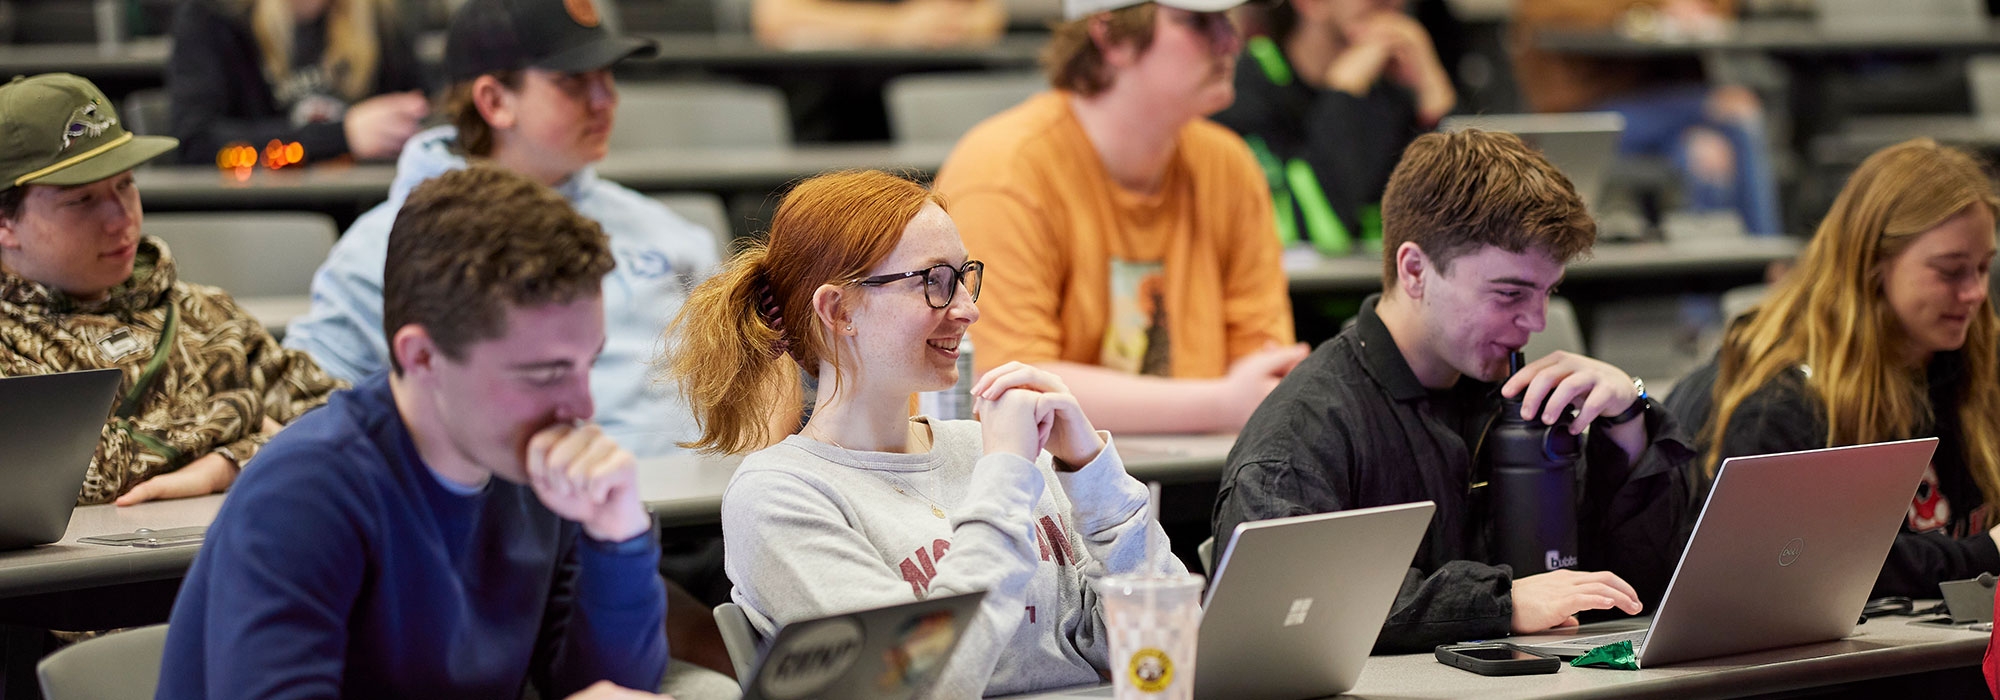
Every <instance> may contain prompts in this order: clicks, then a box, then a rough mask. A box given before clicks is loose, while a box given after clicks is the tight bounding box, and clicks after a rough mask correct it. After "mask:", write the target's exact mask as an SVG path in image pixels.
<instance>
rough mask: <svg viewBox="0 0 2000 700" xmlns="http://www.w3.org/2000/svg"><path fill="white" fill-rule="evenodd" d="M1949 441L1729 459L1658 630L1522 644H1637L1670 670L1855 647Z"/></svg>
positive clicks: (1568, 651) (1560, 650)
mask: <svg viewBox="0 0 2000 700" xmlns="http://www.w3.org/2000/svg"><path fill="white" fill-rule="evenodd" d="M1937 442H1938V441H1937V438H1923V439H1919V440H1904V441H1901V442H1887V443H1878V444H1872V445H1855V446H1852V447H1835V448H1830V449H1822V450H1806V451H1803V452H1786V453H1782V454H1772V455H1762V456H1756V457H1732V458H1730V459H1728V460H1725V461H1724V462H1723V463H1722V468H1721V469H1720V470H1719V471H1717V473H1716V476H1715V487H1714V489H1712V490H1711V491H1710V492H1709V496H1708V503H1707V504H1705V505H1704V506H1703V507H1702V511H1701V516H1700V519H1698V520H1696V521H1695V529H1694V535H1693V537H1691V538H1690V539H1689V540H1688V546H1687V549H1686V550H1685V551H1683V552H1682V553H1681V561H1680V565H1679V566H1678V567H1677V568H1675V569H1674V576H1673V578H1672V579H1671V580H1670V581H1669V582H1668V583H1667V592H1666V594H1665V595H1663V596H1662V597H1661V599H1660V605H1659V608H1658V609H1657V610H1655V611H1654V613H1653V620H1652V625H1651V626H1650V627H1649V628H1648V629H1646V630H1641V631H1638V632H1628V633H1621V634H1612V635H1595V636H1585V637H1572V638H1568V639H1565V640H1562V641H1560V642H1554V643H1547V642H1545V643H1529V642H1527V641H1525V640H1523V641H1520V642H1517V643H1520V644H1521V645H1522V646H1526V647H1529V648H1533V649H1538V650H1541V651H1545V652H1549V653H1553V654H1557V655H1560V656H1577V655H1581V654H1583V653H1585V652H1588V651H1590V650H1591V649H1594V648H1597V647H1599V646H1603V645H1606V644H1613V643H1616V642H1619V641H1626V640H1629V641H1631V642H1632V643H1633V647H1634V650H1635V651H1637V652H1638V655H1639V665H1640V666H1641V667H1658V666H1664V665H1667V664H1672V663H1676V662H1681V661H1691V660H1695V659H1705V658H1710V657H1716V656H1723V655H1727V654H1738V653H1743V652H1749V651H1759V650H1763V649H1775V648H1778V647H1787V646H1794V645H1799V644H1810V643H1813V642H1823V641H1829V640H1835V639H1840V638H1842V637H1846V636H1847V635H1848V634H1850V633H1852V632H1853V631H1854V625H1855V621H1856V620H1857V619H1859V618H1860V616H1861V607H1862V605H1864V604H1866V603H1867V601H1868V591H1869V590H1870V589H1871V588H1872V587H1873V586H1874V585H1875V578H1876V575H1877V574H1878V573H1879V572H1880V571H1881V570H1882V562H1883V561H1884V560H1885V559H1887V557H1888V555H1889V546H1890V544H1892V543H1893V542H1895V539H1896V533H1897V532H1899V531H1900V529H1901V527H1900V523H1901V522H1902V520H1903V517H1904V514H1905V513H1906V512H1907V511H1908V509H1909V507H1910V496H1911V494H1913V493H1915V491H1916V488H1917V483H1918V481H1919V480H1920V479H1921V478H1922V477H1923V473H1924V467H1925V466H1926V465H1928V464H1929V463H1930V459H1931V452H1932V451H1934V450H1935V449H1937Z"/></svg>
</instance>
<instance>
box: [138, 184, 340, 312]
mask: <svg viewBox="0 0 2000 700" xmlns="http://www.w3.org/2000/svg"><path fill="white" fill-rule="evenodd" d="M142 226H143V227H144V230H145V233H146V235H149V236H157V237H159V238H160V240H163V241H166V244H167V250H168V251H169V253H170V254H171V255H172V256H173V258H174V267H175V269H176V270H177V271H178V272H179V275H180V279H182V280H185V281H188V282H194V283H197V284H206V285H212V286H216V287H221V288H222V289H223V290H225V291H227V292H229V294H230V296H232V297H235V298H236V303H237V304H238V305H239V306H242V307H243V309H244V310H245V311H248V312H249V313H250V315H252V316H255V317H256V318H257V320H258V321H260V322H262V323H263V324H264V326H265V327H266V328H268V329H270V331H271V332H272V333H273V334H279V335H281V334H282V333H283V330H284V327H285V325H286V324H287V323H290V322H291V320H292V319H293V318H296V317H298V316H303V315H305V313H306V311H308V310H309V309H310V308H311V306H312V278H313V273H314V272H316V271H318V270H319V265H320V263H322V262H325V261H326V258H327V255H328V254H330V253H331V252H332V251H333V241H334V239H335V238H338V237H339V235H340V230H339V229H338V228H336V227H335V226H334V224H333V218H332V217H330V216H327V215H325V214H320V213H314V212H247V211H246V212H208V213H162V214H150V215H147V216H146V220H145V223H143V224H142Z"/></svg>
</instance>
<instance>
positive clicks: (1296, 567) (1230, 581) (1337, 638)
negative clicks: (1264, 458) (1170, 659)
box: [1194, 501, 1437, 700]
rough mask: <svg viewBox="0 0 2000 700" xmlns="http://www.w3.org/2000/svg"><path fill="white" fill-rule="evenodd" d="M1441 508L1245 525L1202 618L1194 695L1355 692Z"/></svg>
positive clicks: (1294, 699)
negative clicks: (1398, 595)
mask: <svg viewBox="0 0 2000 700" xmlns="http://www.w3.org/2000/svg"><path fill="white" fill-rule="evenodd" d="M1435 510H1437V506H1436V505H1435V504H1432V503H1431V502H1430V501H1423V502H1420V503H1405V504H1402V505H1394V506H1382V507H1379V508H1361V509H1357V510H1347V511H1340V512H1337V513H1324V514H1320V515H1301V516H1298V517H1292V518H1278V519H1275V520H1260V521H1256V522H1248V523H1243V524H1241V525H1238V526H1236V532H1235V534H1234V535H1232V536H1231V537H1230V544H1229V548H1228V549H1226V550H1224V554H1223V557H1222V561H1220V562H1217V563H1216V566H1215V581H1214V583H1213V584H1212V585H1211V586H1209V589H1208V601H1207V604H1206V606H1205V611H1204V612H1203V613H1202V617H1201V635H1200V637H1199V638H1198V641H1197V642H1196V643H1197V645H1198V646H1197V647H1196V651H1195V656H1194V661H1195V674H1194V696H1195V697H1197V698H1241V699H1243V700H1259V699H1269V700H1299V699H1300V698H1316V697H1322V696H1327V695H1339V694H1341V693H1344V692H1347V690H1348V689H1350V688H1353V687H1354V681H1355V679H1356V678H1359V677H1360V676H1361V666H1362V664H1364V663H1366V662H1367V661H1368V652H1369V651H1371V650H1372V649H1374V647H1375V637H1376V636H1378V635H1380V634H1381V633H1382V622H1383V621H1384V620H1387V619H1388V618H1389V607H1390V606H1391V605H1393V604H1394V603H1395V602H1396V591H1397V590H1398V589H1399V588H1401V587H1402V585H1403V577H1404V575H1405V574H1406V573H1408V572H1409V570H1410V562H1411V561H1412V560H1414V559H1416V556H1417V545H1418V544H1420V543H1421V542H1422V541H1423V538H1424V531H1425V530H1428V529H1429V528H1430V524H1431V512H1432V511H1435Z"/></svg>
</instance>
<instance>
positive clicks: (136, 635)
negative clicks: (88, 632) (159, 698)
mask: <svg viewBox="0 0 2000 700" xmlns="http://www.w3.org/2000/svg"><path fill="white" fill-rule="evenodd" d="M166 649H167V626H166V625H153V626H151V627H140V628H138V629H133V630H126V631H123V632H115V633H112V634H107V635H104V636H102V637H98V638H96V639H90V640H86V641H82V642H78V643H76V644H75V645H72V646H70V647H68V648H66V649H63V650H61V651H58V652H56V653H54V654H50V655H49V656H48V658H45V659H42V661H41V663H38V664H35V675H36V676H38V677H40V678H41V681H42V697H44V698H47V699H48V700H151V698H152V697H153V692H154V690H155V689H156V688H157V686H158V685H159V683H160V657H161V656H163V655H164V654H165V653H166Z"/></svg>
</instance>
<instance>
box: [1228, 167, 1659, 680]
mask: <svg viewBox="0 0 2000 700" xmlns="http://www.w3.org/2000/svg"><path fill="white" fill-rule="evenodd" d="M1382 206H1383V223H1384V244H1383V258H1384V260H1383V293H1382V294H1381V295H1378V296H1372V297H1370V298H1369V299H1368V300H1367V301H1365V302H1363V304H1362V307H1361V315H1360V317H1359V318H1358V319H1357V321H1356V323H1355V324H1354V326H1353V327H1352V328H1349V329H1348V330H1346V331H1344V332H1342V333H1341V334H1340V335H1338V336H1336V337H1335V338H1334V339H1333V340H1331V341H1329V342H1327V343H1326V344H1324V345H1322V346H1320V348H1319V349H1318V350H1317V351H1315V352H1314V353H1313V354H1312V356H1310V357H1308V358H1307V359H1306V360H1305V361H1304V362H1303V363H1301V364H1300V365H1299V367H1298V368H1297V369H1295V370H1293V372H1292V374H1291V375H1290V376H1287V377H1286V378H1285V379H1284V381H1283V382H1282V383H1280V384H1279V385H1278V388H1277V390H1276V391H1274V392H1272V394H1271V395H1270V396H1269V397H1268V398H1266V399H1265V400H1264V403H1263V404H1262V405H1261V406H1259V407H1258V409H1257V411H1256V413H1254V414H1253V415H1252V416H1251V418H1250V421H1249V423H1248V424H1247V425H1245V426H1244V428H1243V433H1242V437H1241V438H1239V439H1238V441H1237V443H1236V447H1235V449H1234V450H1232V451H1231V452H1230V455H1229V467H1228V470H1227V472H1225V474H1224V477H1223V480H1222V487H1221V491H1220V493H1219V494H1218V496H1217V500H1216V506H1215V514H1214V525H1215V533H1216V536H1217V538H1218V539H1219V540H1222V541H1224V542H1227V540H1228V538H1229V534H1230V533H1231V532H1232V531H1233V530H1234V529H1235V527H1236V525H1237V524H1238V523H1242V522H1245V521H1249V520H1261V519H1266V518H1277V517H1284V516H1293V515H1304V514H1309V513H1323V512H1330V511H1338V510H1345V509H1349V508H1366V507H1370V506H1379V505H1389V504H1395V503H1406V502H1411V501H1422V500H1430V501H1435V502H1437V504H1438V509H1437V514H1436V516H1435V519H1434V520H1433V521H1432V524H1431V528H1430V531H1429V533H1428V534H1427V535H1426V538H1425V541H1424V543H1423V545H1422V546H1421V547H1420V548H1419V549H1418V550H1417V557H1416V561H1415V562H1414V563H1413V564H1412V565H1411V569H1410V571H1409V573H1408V575H1407V576H1406V577H1405V579H1404V583H1403V588H1402V590H1401V591H1400V592H1399V593H1398V594H1397V597H1396V603H1395V606H1394V607H1393V608H1392V609H1391V611H1390V613H1389V619H1388V621H1387V623H1386V624H1385V625H1384V628H1383V631H1382V636H1381V637H1380V638H1379V639H1378V640H1377V642H1376V647H1377V649H1378V650H1381V651H1390V650H1396V651H1414V650H1422V649H1428V648H1429V647H1430V646H1433V645H1436V644H1439V643H1445V642H1455V641H1462V640H1467V639H1482V638H1493V637H1503V636H1506V635H1508V634H1509V633H1529V632H1538V631H1542V630H1545V629H1549V628H1551V627H1560V626H1565V625H1572V624H1576V618H1575V615H1576V614H1577V613H1579V612H1583V611H1587V610H1604V609H1611V608H1616V609H1618V610H1622V611H1624V612H1626V613H1629V614H1637V613H1639V612H1640V611H1641V610H1642V609H1644V607H1645V605H1644V603H1643V602H1642V601H1656V600H1658V598H1659V595H1660V593H1661V592H1662V590H1663V589H1664V588H1665V587H1666V583H1667V579H1668V578H1669V577H1670V576H1671V575H1672V572H1673V566H1674V562H1675V559H1676V558H1677V557H1678V554H1679V548H1678V546H1677V538H1676V534H1677V529H1678V523H1679V518H1680V517H1681V514H1682V513H1683V511H1684V504H1685V503H1686V502H1687V498H1688V496H1687V492H1686V491H1687V489H1686V476H1685V472H1684V471H1683V469H1682V465H1684V464H1686V463H1687V462H1688V461H1689V460H1691V459H1692V458H1693V456H1694V452H1693V451H1692V450H1691V449H1690V448H1689V446H1688V444H1687V441H1686V440H1685V438H1684V437H1683V436H1682V432H1681V431H1680V430H1679V428H1677V427H1676V426H1675V425H1674V423H1673V419H1672V418H1671V417H1669V416H1668V415H1667V413H1666V411H1663V410H1658V409H1657V408H1654V407H1653V406H1652V403H1651V400H1650V399H1648V398H1646V396H1645V393H1644V388H1643V387H1642V386H1640V385H1639V384H1638V383H1637V382H1635V381H1634V380H1633V379H1632V378H1631V377H1630V376H1628V375H1626V374H1625V373H1624V372H1623V371H1620V370H1619V369H1618V368H1617V367H1613V366H1611V365H1609V364H1606V363H1604V362H1601V361H1598V360H1594V359H1591V358H1588V357H1583V356H1580V355H1574V354H1570V353H1566V352H1557V353H1552V354H1550V355H1548V356H1546V357H1542V358H1539V359H1535V360H1534V361H1533V362H1530V363H1529V364H1527V366H1526V367H1524V368H1522V370H1521V371H1520V372H1518V373H1515V374H1514V375H1513V376H1511V377H1510V376H1508V373H1507V356H1508V354H1509V353H1510V352H1512V351H1513V350H1515V349H1517V348H1519V347H1521V346H1522V345H1524V344H1526V343H1527V341H1528V336H1529V334H1531V333H1534V332H1537V331H1540V330H1541V329H1542V327H1543V324H1544V313H1545V311H1546V309H1547V304H1548V299H1549V296H1550V294H1551V293H1552V292H1553V290H1554V288H1555V286H1556V284H1557V283H1559V282H1561V281H1562V276H1563V266H1564V264H1565V263H1567V262H1568V261H1569V260H1572V259H1574V258H1575V257H1577V256H1578V255H1581V254H1583V253H1584V252H1586V251H1588V250H1589V249H1590V247H1591V245H1592V244H1593V243H1594V242H1595V240H1596V235H1597V234H1596V225H1595V224H1594V223H1592V221H1591V219H1590V216H1589V214H1588V212H1586V211H1585V210H1584V206H1583V202H1582V200H1581V199H1579V198H1578V197H1577V195H1576V192H1575V190H1574V188H1573V187H1571V185H1570V184H1569V181H1568V180H1567V179H1565V178H1564V177H1563V176H1562V174H1561V173H1560V172H1558V171H1557V170H1556V169H1555V168H1554V166H1551V165H1549V163H1548V161H1547V160H1544V159H1543V158H1542V157H1541V156H1540V155H1539V154H1537V153H1535V152H1533V151H1531V150H1529V149H1528V148H1527V147H1526V146H1525V145H1523V144H1522V143H1521V141H1520V139H1518V138H1516V137H1514V136H1512V135H1509V134H1495V133H1485V132H1479V131H1466V132H1461V133H1453V134H1428V135H1425V136H1422V137H1420V138H1418V139H1417V140H1416V141H1415V142H1413V143H1412V144H1411V145H1410V147H1409V149H1408V150H1407V151H1406V152H1405V153H1404V155H1403V160H1402V162H1401V163H1400V164H1399V165H1398V166H1397V167H1396V170H1395V172H1394V173H1393V174H1392V175H1391V176H1390V179H1389V186H1388V190H1387V193H1386V194H1385V195H1384V197H1383V205H1382ZM1502 396H1508V397H1519V398H1521V399H1522V402H1523V405H1524V406H1525V407H1526V408H1524V409H1523V413H1526V414H1529V415H1524V416H1523V417H1524V418H1526V417H1531V416H1533V415H1535V414H1536V412H1539V417H1540V418H1541V419H1542V420H1543V421H1544V422H1548V423H1551V424H1556V422H1557V421H1558V420H1564V419H1563V417H1562V414H1563V410H1564V408H1565V407H1568V406H1575V407H1576V408H1577V414H1576V416H1575V418H1574V419H1573V420H1570V421H1568V422H1565V423H1562V424H1561V425H1562V426H1564V427H1566V428H1568V429H1569V430H1571V431H1572V432H1581V431H1582V430H1583V429H1584V428H1586V427H1590V428H1591V430H1590V433H1589V436H1588V438H1587V439H1585V440H1584V456H1583V458H1582V460H1581V461H1580V463H1581V467H1580V469H1581V472H1582V475H1583V476H1582V479H1581V480H1580V483H1579V489H1580V493H1581V499H1580V502H1579V503H1578V506H1577V521H1578V522H1577V533H1578V539H1579V543H1578V544H1579V549H1578V554H1579V557H1580V561H1579V562H1578V566H1577V567H1575V570H1567V569H1565V570H1557V571H1551V572H1548V573H1543V574H1539V575H1533V576H1524V577H1522V578H1519V579H1516V578H1514V575H1513V572H1512V570H1511V569H1510V568H1508V567H1505V566H1496V565H1494V564H1492V563H1490V562H1492V561H1493V560H1492V558H1491V556H1492V554H1491V551H1490V549H1491V547H1490V544H1489V542H1490V539H1491V537H1492V533H1491V532H1490V530H1491V527H1490V524H1489V523H1488V522H1485V521H1484V519H1483V518H1480V517H1478V516H1476V515H1475V514H1476V513H1481V512H1484V511H1485V508H1484V501H1485V499H1486V498H1487V491H1488V489H1487V488H1486V487H1485V486H1484V482H1485V476H1484V475H1483V474H1482V473H1481V472H1480V470H1479V469H1478V468H1477V467H1476V465H1477V464H1478V463H1479V456H1478V455H1477V454H1475V452H1476V446H1477V445H1479V444H1480V438H1481V436H1483V435H1484V434H1485V431H1486V426H1488V425H1489V424H1490V423H1491V421H1492V419H1493V418H1494V417H1495V416H1496V415H1497V414H1498V413H1499V411H1500V409H1501V397H1502ZM1222 554H1223V553H1222V552H1217V560H1218V561H1220V558H1221V556H1222Z"/></svg>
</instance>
